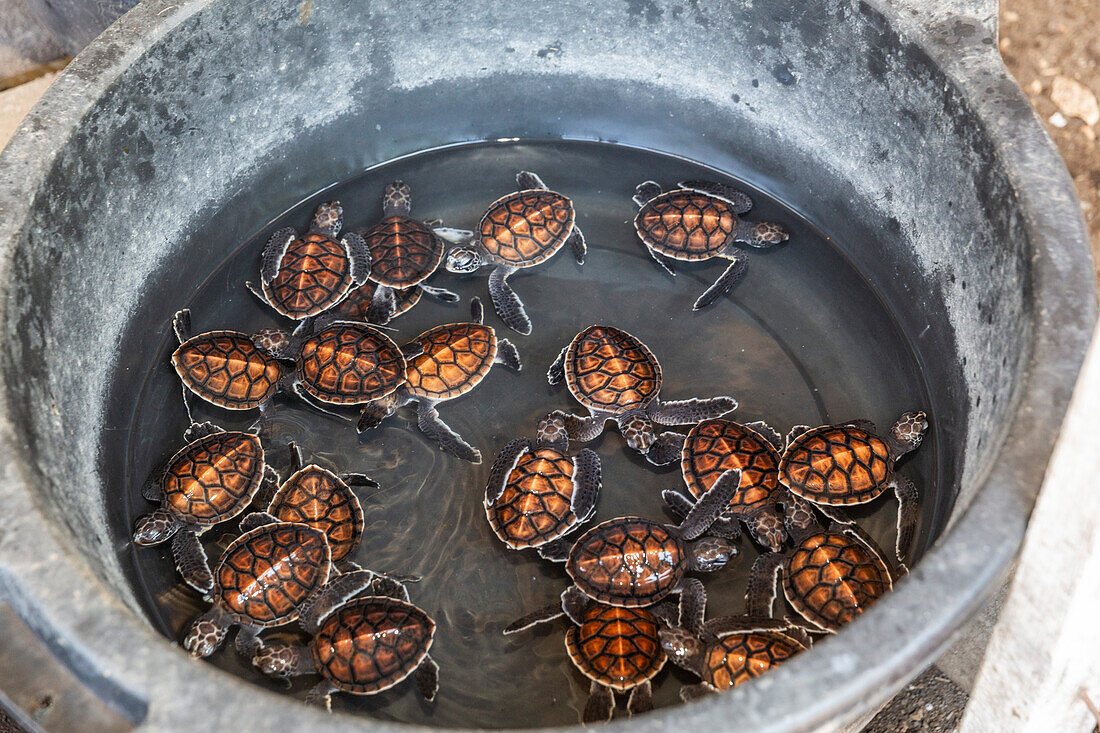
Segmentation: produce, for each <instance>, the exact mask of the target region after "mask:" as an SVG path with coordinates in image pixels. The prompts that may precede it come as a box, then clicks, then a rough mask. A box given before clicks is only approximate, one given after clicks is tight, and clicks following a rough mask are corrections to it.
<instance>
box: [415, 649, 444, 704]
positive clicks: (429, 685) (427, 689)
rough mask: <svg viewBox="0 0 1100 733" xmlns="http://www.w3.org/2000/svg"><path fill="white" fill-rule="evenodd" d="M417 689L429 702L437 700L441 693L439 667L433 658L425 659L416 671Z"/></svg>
mask: <svg viewBox="0 0 1100 733" xmlns="http://www.w3.org/2000/svg"><path fill="white" fill-rule="evenodd" d="M416 689H417V690H418V691H419V692H420V696H421V697H423V698H424V699H425V700H427V701H428V702H431V701H433V700H435V693H437V692H439V665H438V664H436V663H435V660H434V659H432V658H431V657H424V661H423V662H421V663H420V666H419V667H418V668H417V670H416Z"/></svg>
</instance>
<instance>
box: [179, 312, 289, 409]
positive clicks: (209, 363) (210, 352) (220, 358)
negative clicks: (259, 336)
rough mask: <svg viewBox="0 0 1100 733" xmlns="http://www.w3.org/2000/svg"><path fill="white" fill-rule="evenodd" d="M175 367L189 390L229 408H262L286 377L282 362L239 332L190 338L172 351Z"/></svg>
mask: <svg viewBox="0 0 1100 733" xmlns="http://www.w3.org/2000/svg"><path fill="white" fill-rule="evenodd" d="M172 366H174V367H175V368H176V373H177V374H179V377H180V379H181V380H183V384H184V386H186V387H187V388H188V389H189V390H191V391H192V392H194V393H195V394H196V395H198V396H199V397H201V398H202V399H204V400H206V401H207V402H210V403H211V404H214V405H218V406H219V407H224V408H226V409H228V410H251V409H252V408H254V407H259V406H260V405H261V404H262V403H264V402H266V401H267V400H269V399H271V398H272V397H273V396H274V395H275V393H276V392H277V391H278V389H279V378H280V377H282V376H283V367H282V365H281V364H279V362H278V361H276V360H275V359H274V358H273V357H272V356H271V355H270V354H268V353H267V352H265V351H261V350H260V349H257V348H256V345H255V344H253V343H252V339H251V338H250V337H249V336H248V334H246V333H240V332H239V331H210V332H208V333H201V334H199V335H198V336H195V337H193V338H190V339H188V340H187V341H185V342H183V343H182V344H180V345H179V348H177V349H176V351H175V353H173V354H172Z"/></svg>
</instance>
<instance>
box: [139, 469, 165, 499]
mask: <svg viewBox="0 0 1100 733" xmlns="http://www.w3.org/2000/svg"><path fill="white" fill-rule="evenodd" d="M163 478H164V466H160V467H158V468H157V470H155V471H153V473H152V474H151V475H150V476H149V478H148V479H146V481H145V483H144V484H142V486H141V497H142V498H143V499H145V500H146V501H151V502H153V503H154V504H159V503H160V502H161V501H162V500H163V499H164V488H163V487H162V486H161V481H162V480H163Z"/></svg>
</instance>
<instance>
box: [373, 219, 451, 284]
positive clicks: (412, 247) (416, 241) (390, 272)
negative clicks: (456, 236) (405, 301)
mask: <svg viewBox="0 0 1100 733" xmlns="http://www.w3.org/2000/svg"><path fill="white" fill-rule="evenodd" d="M363 239H365V240H366V242H367V248H368V249H370V257H371V268H370V279H371V280H372V281H373V282H376V283H381V284H383V285H389V286H390V287H394V288H410V287H412V286H413V285H416V284H417V283H419V282H421V281H423V280H425V279H427V277H428V276H429V275H431V274H432V273H433V272H435V268H436V267H438V266H439V262H440V260H442V259H443V243H442V242H440V241H439V237H437V236H435V233H434V232H432V230H431V229H429V228H428V227H427V226H426V225H424V224H423V223H421V222H419V221H416V220H415V219H410V218H409V217H407V216H389V217H386V218H385V219H383V220H382V221H380V222H378V223H377V224H375V225H374V226H373V227H371V229H370V231H368V232H366V233H364V234H363Z"/></svg>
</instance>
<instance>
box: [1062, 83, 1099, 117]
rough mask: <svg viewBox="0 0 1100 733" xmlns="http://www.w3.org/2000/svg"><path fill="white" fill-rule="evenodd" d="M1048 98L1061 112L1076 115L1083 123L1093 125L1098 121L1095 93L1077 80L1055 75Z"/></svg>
mask: <svg viewBox="0 0 1100 733" xmlns="http://www.w3.org/2000/svg"><path fill="white" fill-rule="evenodd" d="M1050 99H1051V101H1053V102H1054V103H1055V104H1056V105H1058V108H1059V109H1060V110H1062V112H1063V113H1065V114H1066V115H1068V116H1070V117H1078V118H1080V119H1082V120H1084V121H1085V124H1088V125H1095V124H1096V123H1097V122H1100V104H1098V103H1097V101H1096V95H1095V94H1093V93H1092V90H1091V89H1089V88H1088V87H1086V86H1085V85H1084V84H1082V83H1080V82H1078V81H1075V80H1073V79H1069V78H1067V77H1064V76H1057V77H1055V78H1054V83H1053V84H1051V88H1050Z"/></svg>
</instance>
